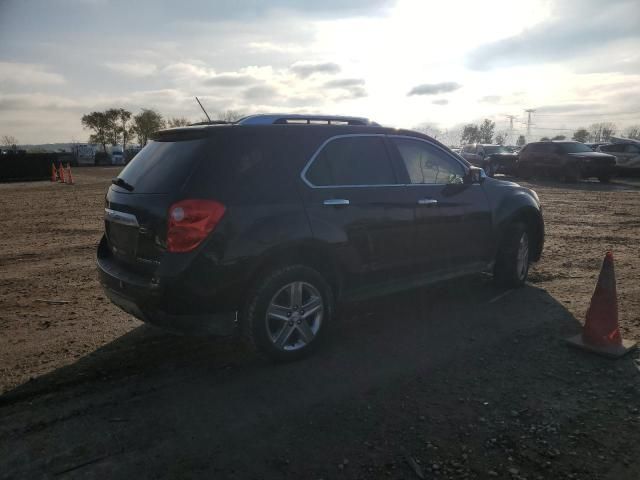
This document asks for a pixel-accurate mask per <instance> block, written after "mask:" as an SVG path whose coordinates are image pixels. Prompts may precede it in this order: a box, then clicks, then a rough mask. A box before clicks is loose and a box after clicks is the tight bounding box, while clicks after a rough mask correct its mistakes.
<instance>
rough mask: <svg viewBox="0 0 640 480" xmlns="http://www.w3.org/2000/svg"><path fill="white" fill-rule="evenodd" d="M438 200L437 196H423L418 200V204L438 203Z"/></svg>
mask: <svg viewBox="0 0 640 480" xmlns="http://www.w3.org/2000/svg"><path fill="white" fill-rule="evenodd" d="M437 204H438V200H436V199H435V198H421V199H420V200H418V205H437Z"/></svg>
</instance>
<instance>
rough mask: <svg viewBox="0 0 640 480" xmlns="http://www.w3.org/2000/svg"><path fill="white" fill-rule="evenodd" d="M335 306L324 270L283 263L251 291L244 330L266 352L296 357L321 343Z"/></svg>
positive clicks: (282, 358)
mask: <svg viewBox="0 0 640 480" xmlns="http://www.w3.org/2000/svg"><path fill="white" fill-rule="evenodd" d="M333 309H334V303H333V294H332V292H331V288H330V287H329V285H328V284H327V282H326V281H325V280H324V278H323V277H322V275H320V273H318V272H317V271H316V270H314V269H312V268H309V267H306V266H304V265H291V266H286V267H282V268H279V269H277V270H275V271H271V272H270V273H268V274H267V275H264V276H263V277H262V278H261V279H260V280H258V282H257V283H256V286H255V287H254V288H253V289H252V290H251V292H250V293H249V296H248V299H247V303H246V306H245V308H244V312H243V318H242V327H243V333H244V336H245V338H246V340H247V341H248V343H249V345H250V346H251V347H253V348H254V349H255V350H257V351H258V352H260V353H262V354H263V355H266V356H267V357H270V358H272V359H274V360H279V361H290V360H296V359H298V358H301V357H303V356H305V355H307V354H309V353H310V352H311V351H312V350H313V349H315V348H316V347H317V345H318V343H319V342H320V341H321V340H322V338H323V337H324V335H325V332H326V330H327V327H328V324H329V323H330V321H331V317H332V316H333Z"/></svg>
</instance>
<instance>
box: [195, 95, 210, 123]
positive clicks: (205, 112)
mask: <svg viewBox="0 0 640 480" xmlns="http://www.w3.org/2000/svg"><path fill="white" fill-rule="evenodd" d="M196 102H198V105H200V108H201V109H202V111H203V112H204V114H205V115H206V116H207V120H209V123H211V119H210V118H209V114H208V113H207V111H206V110H205V109H204V107H203V106H202V104H201V103H200V100H198V97H196Z"/></svg>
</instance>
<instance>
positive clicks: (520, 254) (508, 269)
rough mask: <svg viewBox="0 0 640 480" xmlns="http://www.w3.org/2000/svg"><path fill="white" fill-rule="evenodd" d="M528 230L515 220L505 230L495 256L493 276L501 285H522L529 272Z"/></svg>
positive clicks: (510, 286) (514, 286)
mask: <svg viewBox="0 0 640 480" xmlns="http://www.w3.org/2000/svg"><path fill="white" fill-rule="evenodd" d="M529 240H530V238H529V232H528V230H527V227H526V225H525V224H524V223H521V222H516V223H514V224H512V225H510V226H509V228H508V229H507V231H506V232H505V236H504V239H503V241H502V245H501V246H500V251H499V252H498V255H497V257H496V264H495V267H494V272H493V277H494V280H495V281H496V283H497V284H498V285H500V286H503V287H509V288H516V287H521V286H522V285H524V283H525V281H526V280H527V275H528V274H529V259H530V256H529Z"/></svg>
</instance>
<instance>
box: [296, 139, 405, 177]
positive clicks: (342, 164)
mask: <svg viewBox="0 0 640 480" xmlns="http://www.w3.org/2000/svg"><path fill="white" fill-rule="evenodd" d="M305 176H306V179H307V180H308V181H309V182H310V183H311V184H312V185H314V186H318V187H321V186H353V185H359V186H362V185H393V184H396V183H397V180H396V176H395V173H394V171H393V166H392V164H391V159H390V157H389V155H388V153H387V148H386V145H385V141H384V138H383V137H382V136H373V135H358V136H350V137H338V138H334V139H332V140H331V141H329V142H328V143H327V144H326V145H325V146H324V147H323V148H322V150H321V151H320V152H319V153H318V154H317V155H316V157H315V159H314V161H313V163H312V164H311V166H310V167H309V169H308V171H307V172H306V175H305Z"/></svg>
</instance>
